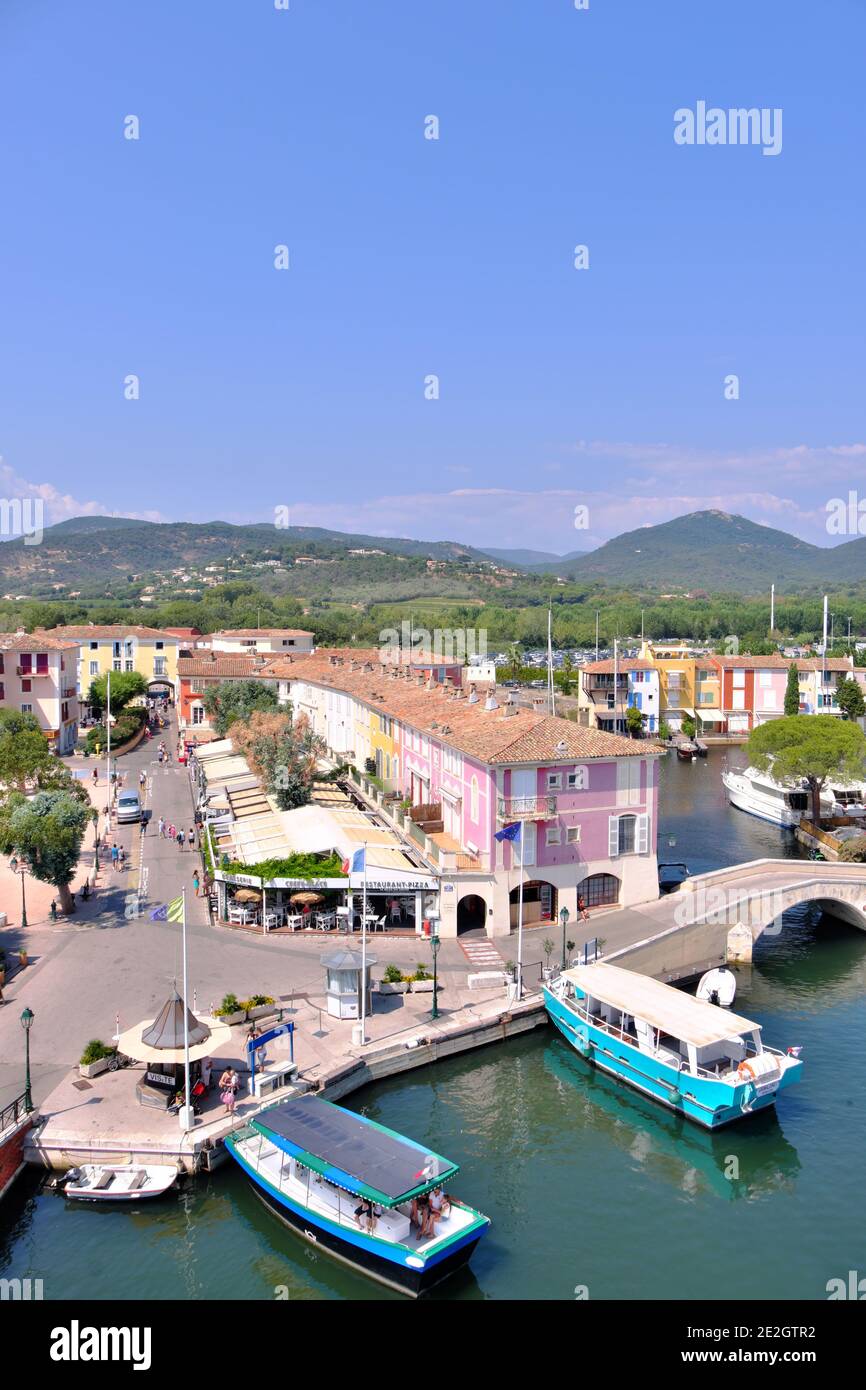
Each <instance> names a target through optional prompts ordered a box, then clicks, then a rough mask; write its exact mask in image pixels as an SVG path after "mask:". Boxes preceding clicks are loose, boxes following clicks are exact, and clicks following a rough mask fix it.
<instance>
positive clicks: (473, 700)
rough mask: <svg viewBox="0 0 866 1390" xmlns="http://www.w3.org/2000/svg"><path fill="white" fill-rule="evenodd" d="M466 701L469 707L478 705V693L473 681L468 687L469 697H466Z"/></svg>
mask: <svg viewBox="0 0 866 1390" xmlns="http://www.w3.org/2000/svg"><path fill="white" fill-rule="evenodd" d="M467 701H468V703H469V704H470V705H477V704H478V691H477V690H476V689H475V682H474V681H473V683H472V685H470V687H469V695H468V697H467Z"/></svg>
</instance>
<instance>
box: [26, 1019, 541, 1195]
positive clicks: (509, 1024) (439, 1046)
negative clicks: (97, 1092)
mask: <svg viewBox="0 0 866 1390" xmlns="http://www.w3.org/2000/svg"><path fill="white" fill-rule="evenodd" d="M546 1024H547V1014H546V1012H545V1008H544V1002H543V999H542V997H541V995H532V996H530V997H529V998H527V999H524V1000H523V1002H522V1003H520V1004H514V1005H511V1006H510V1007H508V1008H507V1009H503V1011H502V1012H501V1013H494V1014H493V1015H492V1016H489V1017H487V1018H479V1019H477V1020H475V1021H474V1022H473V1023H470V1024H460V1025H457V1026H455V1027H453V1028H451V1029H443V1030H441V1031H437V1032H436V1033H434V1034H431V1033H430V1032H429V1025H428V1030H427V1031H425V1027H424V1025H423V1024H422V1025H420V1026H419V1028H418V1031H417V1034H416V1037H417V1038H418V1040H419V1041H418V1046H417V1047H406V1046H405V1044H404V1043H398V1044H393V1043H392V1044H390V1045H387V1046H382V1047H374V1046H370V1047H369V1048H368V1050H367V1051H365V1052H364V1054H363V1056H360V1057H349V1058H347V1059H343V1060H341V1061H338V1062H336V1063H335V1064H334V1065H333V1066H332V1067H331V1068H330V1069H329V1070H328V1071H326V1072H323V1073H321V1074H320V1075H319V1076H317V1077H316V1078H315V1079H314V1080H313V1081H312V1082H302V1083H301V1085H300V1086H298V1087H287V1088H286V1089H285V1090H284V1091H275V1092H273V1093H272V1094H271V1095H270V1096H269V1097H268V1099H267V1100H266V1101H264V1102H263V1104H262V1105H261V1106H260V1107H259V1110H262V1109H265V1108H266V1107H267V1106H268V1105H272V1104H273V1103H274V1101H275V1100H280V1099H287V1098H288V1097H289V1096H290V1095H297V1094H300V1093H302V1092H304V1091H311V1092H314V1093H315V1094H317V1095H320V1096H324V1097H325V1098H326V1099H327V1100H340V1099H342V1098H343V1097H344V1096H347V1095H350V1094H351V1093H352V1092H353V1091H357V1090H359V1089H360V1087H362V1086H366V1085H367V1084H368V1083H369V1082H371V1081H381V1080H384V1079H386V1078H387V1077H389V1076H397V1075H399V1074H400V1073H401V1072H405V1071H413V1070H414V1069H415V1068H417V1067H423V1066H428V1065H430V1064H431V1063H433V1062H437V1061H440V1060H441V1059H443V1058H446V1057H453V1056H457V1055H459V1054H460V1053H462V1052H470V1051H473V1050H474V1049H475V1048H479V1047H486V1046H488V1045H489V1044H491V1043H496V1042H505V1041H506V1040H507V1039H508V1038H513V1037H519V1036H520V1035H521V1034H522V1033H528V1032H531V1031H532V1029H534V1028H539V1027H543V1026H546ZM255 1113H257V1112H247V1113H246V1114H245V1115H244V1117H243V1119H242V1120H240V1121H239V1119H238V1118H235V1119H230V1118H229V1117H226V1118H225V1119H224V1120H221V1121H217V1122H214V1123H212V1124H209V1125H207V1126H202V1128H201V1129H200V1130H198V1131H193V1133H192V1135H190V1136H187V1137H184V1136H182V1135H181V1134H180V1133H179V1132H178V1133H177V1135H176V1136H167V1137H166V1139H165V1140H163V1141H152V1140H151V1141H149V1142H142V1141H141V1140H140V1138H137V1137H136V1135H135V1134H134V1133H130V1135H129V1137H128V1139H127V1140H126V1141H124V1142H120V1143H119V1142H118V1139H117V1137H115V1138H114V1139H113V1142H112V1143H111V1144H110V1145H109V1144H108V1143H106V1145H105V1146H104V1147H94V1146H93V1145H92V1144H84V1143H82V1142H78V1143H76V1142H75V1141H74V1140H73V1139H71V1137H70V1135H68V1134H66V1135H64V1134H63V1132H62V1131H61V1129H60V1127H59V1125H58V1124H57V1123H56V1122H55V1124H53V1125H52V1124H51V1123H50V1121H49V1122H47V1123H46V1124H45V1125H44V1127H41V1128H39V1129H36V1130H35V1131H34V1133H33V1134H32V1135H31V1136H30V1138H29V1141H28V1142H27V1144H26V1147H25V1150H24V1160H25V1161H26V1162H29V1163H32V1164H36V1165H37V1166H39V1167H42V1168H48V1169H51V1170H53V1171H55V1172H60V1173H62V1172H66V1170H67V1169H69V1168H76V1167H78V1166H79V1165H81V1164H83V1163H119V1162H133V1163H176V1164H177V1165H178V1168H179V1170H180V1171H184V1172H187V1173H194V1172H196V1171H198V1170H199V1169H200V1168H202V1167H205V1168H214V1167H218V1166H219V1165H220V1164H221V1163H222V1162H223V1161H225V1160H226V1159H227V1158H228V1154H227V1153H226V1150H225V1148H224V1147H223V1144H222V1140H223V1139H224V1138H225V1136H226V1135H227V1134H230V1133H231V1132H232V1130H233V1129H237V1128H238V1127H239V1123H240V1124H246V1123H247V1122H248V1121H249V1119H250V1118H251V1117H252V1115H253V1114H255Z"/></svg>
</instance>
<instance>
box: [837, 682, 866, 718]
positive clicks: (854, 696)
mask: <svg viewBox="0 0 866 1390" xmlns="http://www.w3.org/2000/svg"><path fill="white" fill-rule="evenodd" d="M836 704H837V705H838V706H839V708H840V710H841V711H842V713H843V714H844V715H845V718H846V719H858V718H859V717H860V716H861V715H863V714H866V700H864V699H863V691H862V689H861V688H860V686H859V685H858V683H857V681H855V680H854V677H853V676H846V677H845V678H844V680H841V681H840V682H839V684H838V685H837V686H836Z"/></svg>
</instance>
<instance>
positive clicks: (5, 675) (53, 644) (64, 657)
mask: <svg viewBox="0 0 866 1390" xmlns="http://www.w3.org/2000/svg"><path fill="white" fill-rule="evenodd" d="M78 655H79V644H78V643H77V642H72V641H64V640H62V639H60V638H57V637H52V636H50V635H49V634H48V633H44V632H32V633H26V632H18V633H2V634H0V707H2V708H4V709H15V710H20V711H21V712H22V713H25V714H34V715H35V716H36V718H37V719H38V720H39V724H40V727H41V729H42V731H43V733H44V734H45V736H46V738H47V739H48V743H49V746H50V747H51V748H52V749H53V751H54V752H56V753H71V752H72V750H73V749H74V747H75V743H76V739H77V738H78V688H77V679H78Z"/></svg>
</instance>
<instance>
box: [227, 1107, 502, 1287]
mask: <svg viewBox="0 0 866 1390" xmlns="http://www.w3.org/2000/svg"><path fill="white" fill-rule="evenodd" d="M225 1143H226V1148H227V1149H228V1151H229V1153H230V1154H231V1156H232V1158H233V1159H234V1160H235V1162H236V1163H237V1164H238V1165H239V1166H240V1167H241V1168H242V1169H243V1171H244V1172H245V1173H246V1175H247V1177H248V1178H249V1179H250V1182H251V1184H252V1187H253V1190H254V1191H255V1193H256V1195H257V1196H258V1197H259V1198H260V1199H261V1201H262V1202H263V1203H264V1205H265V1206H266V1207H267V1208H268V1209H269V1210H270V1211H271V1212H273V1214H274V1215H275V1216H278V1217H279V1218H280V1220H281V1221H284V1222H285V1223H286V1225H287V1226H290V1227H291V1228H292V1230H294V1231H296V1232H297V1234H298V1235H300V1236H301V1237H302V1238H303V1239H304V1240H306V1241H308V1242H309V1243H310V1244H311V1245H313V1246H315V1247H316V1249H318V1250H323V1251H325V1252H326V1253H328V1254H329V1255H332V1256H334V1258H335V1259H338V1260H341V1261H342V1262H343V1263H344V1264H347V1265H351V1266H352V1268H354V1269H357V1270H358V1271H359V1272H360V1273H362V1274H366V1275H368V1276H369V1277H370V1278H373V1279H376V1280H378V1281H379V1283H381V1284H387V1285H388V1286H389V1287H390V1288H392V1289H396V1290H397V1291H398V1292H399V1293H403V1294H408V1295H410V1296H411V1297H413V1298H417V1297H418V1296H419V1294H424V1293H426V1292H427V1291H428V1290H429V1289H431V1288H433V1286H434V1285H435V1284H439V1283H441V1281H442V1280H443V1279H446V1278H447V1277H448V1276H449V1275H450V1274H453V1273H454V1271H455V1270H457V1269H460V1268H461V1267H462V1266H463V1265H465V1264H466V1263H467V1262H468V1261H469V1260H470V1258H471V1256H472V1252H473V1251H474V1249H475V1247H476V1245H477V1244H478V1242H479V1240H480V1239H481V1237H482V1236H483V1235H484V1233H485V1232H486V1231H487V1229H488V1227H489V1225H490V1221H489V1218H488V1217H486V1216H484V1215H482V1213H481V1212H479V1211H476V1210H475V1209H474V1208H473V1207H470V1206H468V1205H467V1204H466V1203H465V1202H461V1201H459V1200H458V1199H457V1198H456V1197H454V1196H453V1195H452V1194H451V1193H449V1192H448V1191H446V1184H447V1183H450V1182H451V1180H452V1178H454V1177H455V1175H456V1174H457V1172H458V1171H459V1169H458V1165H457V1164H456V1163H452V1162H451V1161H450V1160H449V1159H447V1158H443V1157H442V1155H441V1154H436V1153H433V1152H432V1151H431V1150H429V1149H425V1148H424V1147H423V1146H422V1145H420V1144H417V1143H415V1142H414V1140H411V1139H407V1138H405V1137H404V1136H403V1135H402V1134H396V1133H395V1132H394V1131H393V1130H390V1129H385V1128H384V1127H383V1126H382V1125H379V1124H376V1122H375V1121H374V1120H371V1119H369V1118H368V1117H367V1116H365V1115H359V1114H357V1113H355V1112H354V1111H351V1110H344V1109H342V1107H341V1106H338V1105H334V1104H332V1103H331V1102H330V1101H326V1100H322V1099H320V1098H319V1097H317V1096H309V1095H307V1096H296V1097H293V1098H292V1099H291V1100H286V1101H282V1102H280V1103H278V1104H277V1105H275V1106H272V1107H269V1108H268V1109H266V1110H263V1111H261V1112H260V1113H259V1114H257V1115H256V1116H255V1117H254V1118H253V1119H251V1120H250V1121H249V1123H248V1124H246V1125H245V1126H244V1127H243V1128H242V1129H239V1130H236V1131H234V1132H233V1133H232V1134H230V1135H228V1136H227V1138H226V1141H225ZM431 1202H432V1207H433V1215H434V1217H435V1219H434V1220H431V1221H429V1222H428V1223H427V1225H428V1228H429V1229H428V1231H427V1233H425V1234H422V1230H421V1218H422V1217H423V1215H424V1213H425V1211H427V1210H429V1204H430V1203H431ZM413 1218H414V1219H413Z"/></svg>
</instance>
